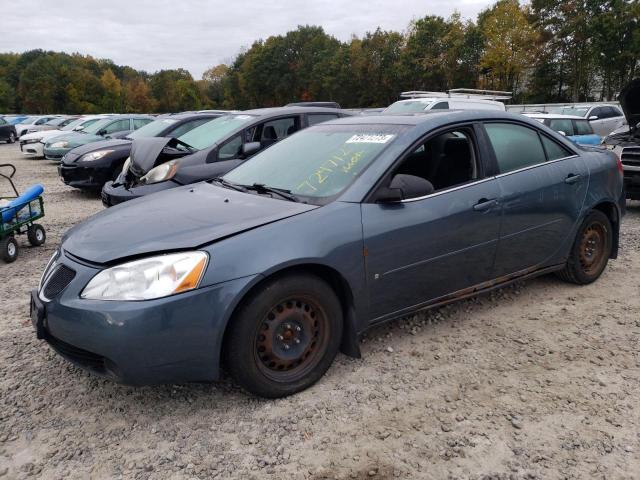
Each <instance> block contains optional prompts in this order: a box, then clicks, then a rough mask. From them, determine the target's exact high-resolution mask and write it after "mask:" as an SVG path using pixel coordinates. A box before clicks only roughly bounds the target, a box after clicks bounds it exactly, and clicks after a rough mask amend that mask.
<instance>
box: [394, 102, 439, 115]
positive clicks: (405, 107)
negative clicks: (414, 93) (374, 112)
mask: <svg viewBox="0 0 640 480" xmlns="http://www.w3.org/2000/svg"><path fill="white" fill-rule="evenodd" d="M430 103H432V102H431V101H429V102H423V101H418V100H415V101H413V100H409V101H404V100H401V101H399V102H396V103H392V104H391V105H389V106H388V107H387V108H386V109H385V110H384V111H383V113H417V112H424V109H425V108H427V107H428V106H429V104H430Z"/></svg>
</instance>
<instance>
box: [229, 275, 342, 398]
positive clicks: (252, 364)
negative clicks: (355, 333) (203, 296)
mask: <svg viewBox="0 0 640 480" xmlns="http://www.w3.org/2000/svg"><path fill="white" fill-rule="evenodd" d="M341 336H342V308H341V305H340V302H339V300H338V298H337V297H336V294H335V293H334V291H333V290H332V289H331V287H329V286H328V285H327V284H326V283H325V282H324V281H322V280H321V279H320V278H318V277H316V276H313V275H291V276H286V277H279V278H275V279H272V280H270V281H267V282H266V283H265V284H264V285H262V286H261V287H260V288H259V289H258V290H257V291H256V292H254V293H253V294H251V295H250V296H249V298H247V299H246V300H245V301H244V302H243V304H242V305H241V307H240V308H239V310H238V311H237V313H236V315H234V317H233V318H232V319H231V320H230V324H229V327H228V331H227V334H226V335H225V345H224V363H225V366H226V368H227V370H228V371H229V373H231V375H232V376H233V378H234V379H235V380H236V381H237V382H238V383H239V384H240V385H241V386H242V387H243V388H245V389H246V390H248V391H249V392H251V393H254V394H256V395H260V396H263V397H269V398H277V397H283V396H286V395H291V394H293V393H295V392H298V391H300V390H303V389H305V388H308V387H309V386H311V385H313V384H314V383H315V382H316V381H318V379H320V377H322V375H324V373H325V372H326V370H327V369H328V368H329V366H330V365H331V363H332V362H333V359H334V358H335V356H336V354H337V352H338V347H339V345H340V339H341Z"/></svg>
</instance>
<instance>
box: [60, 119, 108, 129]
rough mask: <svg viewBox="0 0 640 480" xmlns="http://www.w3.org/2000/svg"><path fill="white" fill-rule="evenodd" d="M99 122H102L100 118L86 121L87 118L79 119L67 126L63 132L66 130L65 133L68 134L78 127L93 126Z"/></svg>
mask: <svg viewBox="0 0 640 480" xmlns="http://www.w3.org/2000/svg"><path fill="white" fill-rule="evenodd" d="M98 120H100V119H99V118H90V119H89V120H87V119H85V118H78V119H76V120H74V121H73V122H71V123H69V124H67V125H65V126H64V127H63V128H62V129H61V130H64V131H65V132H68V131H69V130H73V129H74V128H76V127H77V126H78V125H82V126H84V127H87V126H89V125H91V124H92V123H96V122H97V121H98Z"/></svg>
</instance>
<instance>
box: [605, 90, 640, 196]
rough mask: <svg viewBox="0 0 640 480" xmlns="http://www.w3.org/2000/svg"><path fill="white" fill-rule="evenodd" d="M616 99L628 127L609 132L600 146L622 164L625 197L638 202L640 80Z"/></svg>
mask: <svg viewBox="0 0 640 480" xmlns="http://www.w3.org/2000/svg"><path fill="white" fill-rule="evenodd" d="M618 99H619V100H620V106H621V107H622V110H623V111H624V115H625V117H626V119H627V124H628V125H625V126H623V127H620V128H618V129H616V130H614V131H613V132H611V133H610V134H609V135H607V136H606V137H605V138H604V139H603V140H602V144H603V145H604V146H605V147H606V148H608V149H609V150H613V151H614V152H615V153H616V155H618V158H620V161H621V162H622V168H623V170H624V188H625V192H626V197H627V198H630V199H633V200H640V128H639V127H640V78H636V79H634V80H632V81H631V82H630V83H629V84H628V85H627V86H625V88H623V89H622V91H621V92H620V95H619V97H618Z"/></svg>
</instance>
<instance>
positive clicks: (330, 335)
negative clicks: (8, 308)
mask: <svg viewBox="0 0 640 480" xmlns="http://www.w3.org/2000/svg"><path fill="white" fill-rule="evenodd" d="M619 168H620V166H619V160H618V159H617V158H616V157H615V155H614V154H613V153H611V152H608V151H606V150H604V149H601V150H596V149H586V148H584V147H578V146H576V145H575V144H574V143H572V142H570V141H569V140H567V139H566V138H564V137H562V136H561V135H559V134H558V133H556V132H554V131H552V130H550V129H549V128H547V127H546V126H544V125H542V124H540V123H539V122H537V121H535V120H531V119H528V118H526V117H524V116H522V115H514V114H509V113H504V112H489V111H486V112H480V111H457V112H439V113H433V114H430V115H402V116H398V115H392V116H391V115H390V116H377V117H376V116H370V117H362V116H358V117H351V118H343V119H340V120H333V121H329V122H326V123H322V124H320V125H315V126H313V127H311V128H308V129H305V130H303V131H301V132H299V133H297V134H295V135H292V136H291V137H289V138H286V139H285V140H283V141H282V142H279V143H277V144H275V145H274V146H272V147H270V148H268V149H266V150H264V151H262V152H260V153H259V154H257V155H255V156H254V157H253V158H251V159H250V160H248V161H246V162H244V163H243V164H242V165H240V166H238V167H237V168H236V169H234V170H232V171H231V172H229V173H228V174H227V175H225V176H224V177H222V178H221V179H217V180H214V181H212V182H201V183H198V184H196V185H189V186H185V187H181V188H175V189H173V190H170V191H166V192H163V193H161V194H158V195H151V196H148V197H145V198H141V199H139V200H137V201H134V202H129V203H127V204H124V205H119V206H116V207H114V208H111V209H108V210H105V211H103V212H101V213H100V214H98V215H95V216H94V217H92V218H90V219H89V220H87V221H85V222H84V223H81V224H79V225H77V226H75V227H74V228H73V229H71V230H70V231H69V232H67V233H66V234H65V236H64V237H63V239H62V243H61V246H60V248H59V249H58V250H57V251H56V253H55V254H54V256H53V258H52V259H51V261H50V262H49V264H48V266H47V267H46V269H45V271H44V274H43V277H42V281H41V283H40V286H39V288H38V290H37V291H35V290H34V291H33V292H32V293H31V312H32V313H31V319H32V322H33V324H34V326H35V329H36V332H37V336H38V338H41V339H44V340H46V341H47V342H48V343H49V344H50V345H51V346H52V347H53V348H54V349H55V350H56V351H57V352H58V353H60V354H61V355H62V356H64V357H65V358H67V359H68V360H70V361H72V362H74V363H76V364H77V365H80V366H81V367H84V368H86V369H89V370H91V371H93V372H96V373H98V374H101V375H105V376H107V377H111V378H114V379H117V380H119V381H122V382H125V383H130V384H145V383H157V382H185V381H199V380H215V379H217V378H219V367H220V365H221V362H223V363H224V365H225V367H226V369H227V370H228V371H229V372H230V373H231V375H232V376H233V378H235V379H236V381H237V382H238V383H239V384H240V385H242V386H243V387H244V388H245V389H247V390H248V391H250V392H253V393H254V394H257V395H262V396H265V397H281V396H284V395H289V394H292V393H295V392H297V391H300V390H302V389H304V388H307V387H309V386H310V385H312V384H313V383H315V382H316V381H317V380H318V379H320V378H321V377H322V375H323V374H324V372H325V371H326V370H327V369H328V368H329V366H330V365H331V363H332V361H333V359H334V357H335V355H336V353H337V352H338V350H339V348H342V351H343V352H345V353H348V354H350V355H356V356H357V355H359V345H358V338H359V335H360V334H362V333H363V332H364V331H365V330H366V329H367V328H369V327H371V326H372V325H376V324H379V323H381V322H383V321H386V320H389V319H392V318H397V317H402V316H406V315H409V314H412V313H413V312H415V311H417V310H420V309H423V308H428V307H433V306H437V305H443V304H445V303H448V302H451V301H454V300H458V299H461V298H465V297H468V296H471V295H476V294H478V293H481V292H485V291H488V290H491V289H494V288H497V287H500V286H503V285H505V284H507V283H509V282H513V281H516V280H520V279H524V278H528V277H531V276H535V275H541V274H544V273H549V272H557V273H558V275H559V276H560V278H562V279H564V280H566V281H569V282H573V283H576V284H588V283H590V282H593V281H595V280H596V279H597V278H598V277H599V276H600V274H601V273H602V272H603V270H604V269H605V267H606V265H607V262H608V260H609V259H610V258H615V257H616V255H617V252H618V232H619V227H620V220H621V217H622V215H623V213H624V198H622V175H621V172H620V170H619ZM70 372H72V371H70Z"/></svg>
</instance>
